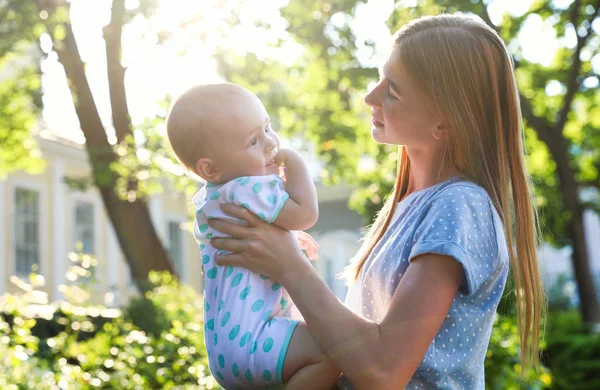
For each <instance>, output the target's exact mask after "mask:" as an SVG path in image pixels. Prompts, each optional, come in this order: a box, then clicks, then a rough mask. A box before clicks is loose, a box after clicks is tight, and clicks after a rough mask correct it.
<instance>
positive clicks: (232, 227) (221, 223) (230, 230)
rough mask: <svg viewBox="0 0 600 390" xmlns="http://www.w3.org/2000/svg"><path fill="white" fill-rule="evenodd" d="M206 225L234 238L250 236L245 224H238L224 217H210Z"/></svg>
mask: <svg viewBox="0 0 600 390" xmlns="http://www.w3.org/2000/svg"><path fill="white" fill-rule="evenodd" d="M207 223H208V226H210V227H211V228H213V229H214V230H216V231H218V232H221V233H224V234H227V235H228V236H231V237H235V238H240V239H243V238H248V237H250V229H249V228H248V227H247V226H244V225H240V224H238V223H234V222H230V221H225V220H224V219H217V218H211V219H209V220H208V222H207Z"/></svg>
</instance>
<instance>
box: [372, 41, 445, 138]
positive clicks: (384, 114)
mask: <svg viewBox="0 0 600 390" xmlns="http://www.w3.org/2000/svg"><path fill="white" fill-rule="evenodd" d="M395 53H396V51H394V52H392V54H391V56H390V58H389V60H388V61H387V63H386V64H385V65H384V66H383V68H382V69H381V71H380V80H379V83H378V84H377V85H376V86H375V88H374V89H373V90H372V91H371V92H369V93H368V94H367V95H366V96H365V103H366V104H367V105H368V106H369V107H371V114H372V116H373V117H372V125H373V127H372V128H371V134H372V136H373V139H374V140H375V141H377V142H378V143H382V144H394V145H405V146H406V147H408V148H424V147H427V145H429V144H430V143H431V142H434V141H435V140H434V138H433V134H434V131H435V130H436V129H437V128H438V126H440V125H441V121H440V120H439V116H438V115H435V114H434V113H433V110H432V109H431V102H430V101H429V99H427V98H426V96H425V95H424V94H423V93H422V92H421V91H420V90H419V89H418V88H417V87H416V86H415V85H414V83H412V82H411V81H410V80H409V79H408V78H407V76H406V74H404V73H403V72H402V71H401V67H400V66H399V64H400V61H399V59H398V58H396V54H395Z"/></svg>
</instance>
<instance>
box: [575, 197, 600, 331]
mask: <svg viewBox="0 0 600 390" xmlns="http://www.w3.org/2000/svg"><path fill="white" fill-rule="evenodd" d="M568 229H569V236H570V237H571V240H572V245H573V254H572V255H571V258H572V261H573V271H574V272H575V279H576V280H577V285H578V291H579V300H580V302H581V305H580V310H581V316H582V318H583V322H584V323H586V324H590V325H592V324H600V304H599V302H598V296H597V295H596V288H595V286H594V278H593V277H592V273H591V272H590V262H589V257H588V252H587V244H586V242H585V234H584V225H583V208H582V207H579V208H578V210H576V212H575V213H574V214H573V217H572V218H571V221H570V223H569V226H568Z"/></svg>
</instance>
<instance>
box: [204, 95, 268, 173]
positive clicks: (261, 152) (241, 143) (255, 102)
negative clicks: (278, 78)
mask: <svg viewBox="0 0 600 390" xmlns="http://www.w3.org/2000/svg"><path fill="white" fill-rule="evenodd" d="M219 114H220V117H221V118H222V122H223V123H222V124H223V127H222V128H221V129H219V131H218V132H216V133H215V134H213V136H215V137H216V138H217V139H216V143H217V144H218V145H219V146H218V149H219V153H218V155H215V159H216V162H217V165H218V167H219V169H220V171H221V172H222V175H221V179H220V180H219V181H220V182H222V183H225V182H227V181H230V180H233V179H235V178H236V177H240V176H264V175H269V174H278V173H279V165H278V164H277V163H276V162H275V156H276V155H277V153H278V152H279V136H278V135H277V133H276V132H275V131H274V130H273V129H272V128H271V120H270V118H269V115H268V114H267V111H266V110H265V107H264V106H263V105H262V103H261V102H260V100H259V99H258V98H257V97H256V96H247V97H244V98H243V99H240V100H237V101H234V102H232V103H231V104H230V105H228V106H227V107H224V108H223V109H222V110H221V112H220V113H219Z"/></svg>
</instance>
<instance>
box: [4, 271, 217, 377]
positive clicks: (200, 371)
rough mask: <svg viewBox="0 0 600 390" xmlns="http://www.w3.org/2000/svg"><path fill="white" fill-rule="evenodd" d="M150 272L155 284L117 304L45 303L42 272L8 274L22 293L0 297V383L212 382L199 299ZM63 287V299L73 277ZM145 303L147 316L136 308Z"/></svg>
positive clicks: (71, 291) (74, 290)
mask: <svg viewBox="0 0 600 390" xmlns="http://www.w3.org/2000/svg"><path fill="white" fill-rule="evenodd" d="M79 260H81V259H79ZM80 264H82V262H80ZM78 266H79V265H78ZM81 268H85V267H81ZM150 279H151V280H150V281H151V283H152V285H153V286H154V288H153V289H152V290H151V291H149V292H148V293H147V295H146V296H145V297H143V298H137V299H134V300H133V301H132V303H131V305H129V306H128V307H126V308H125V310H124V311H121V310H118V309H109V308H107V307H104V306H98V305H92V304H90V303H86V302H83V303H81V302H74V301H66V302H51V303H48V301H47V297H46V294H45V293H44V292H43V291H42V290H43V284H44V280H43V277H42V276H41V275H31V276H30V280H29V282H28V283H27V282H25V281H21V280H17V279H14V282H15V283H16V284H17V285H18V286H19V287H20V288H21V290H22V291H23V292H22V293H21V294H16V295H4V296H3V297H1V298H0V356H1V358H0V387H1V388H2V389H25V388H36V389H54V388H56V386H60V387H61V388H71V387H73V386H75V387H77V388H83V389H87V388H95V387H101V388H106V389H138V388H153V389H155V388H161V389H173V388H179V389H188V388H189V389H192V388H193V389H198V388H200V389H205V388H206V389H210V388H217V387H218V386H217V385H216V382H215V381H214V380H213V379H212V377H211V376H210V373H209V371H208V364H207V359H206V352H205V347H204V333H203V326H202V322H203V317H202V307H201V303H202V298H201V297H200V296H198V295H197V294H196V293H195V292H194V290H193V289H191V288H190V287H185V286H180V285H178V284H177V283H176V281H175V279H174V278H173V277H172V276H171V275H169V274H159V273H153V274H151V275H150ZM63 292H64V293H65V296H66V297H67V298H69V297H72V296H77V295H80V294H79V293H81V292H82V289H81V287H80V286H79V285H78V283H76V278H75V280H73V283H72V284H70V285H69V286H67V287H66V288H64V289H63ZM141 302H143V305H145V306H142V305H140V303H141ZM148 307H152V308H153V309H152V310H153V311H152V314H153V317H152V319H153V321H151V322H147V319H148V318H149V317H148V315H147V313H145V312H144V311H143V310H140V309H143V308H148ZM154 315H155V316H154Z"/></svg>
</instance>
